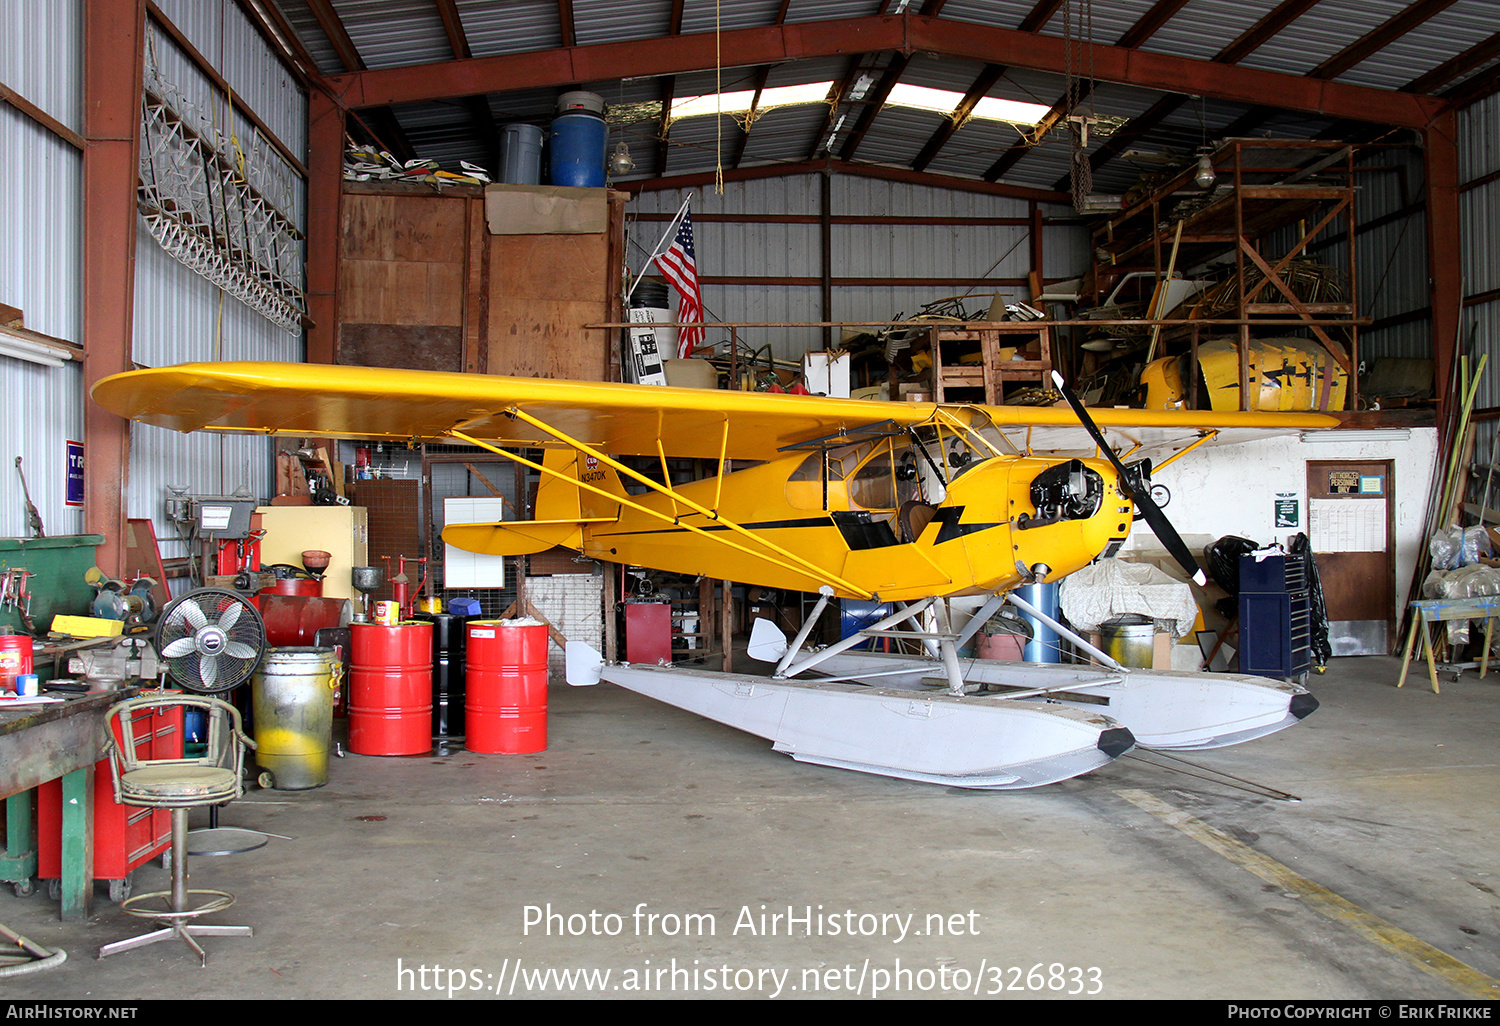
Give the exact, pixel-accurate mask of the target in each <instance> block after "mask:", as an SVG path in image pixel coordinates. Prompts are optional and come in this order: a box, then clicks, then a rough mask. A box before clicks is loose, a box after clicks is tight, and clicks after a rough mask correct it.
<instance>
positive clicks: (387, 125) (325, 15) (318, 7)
mask: <svg viewBox="0 0 1500 1026" xmlns="http://www.w3.org/2000/svg"><path fill="white" fill-rule="evenodd" d="M307 7H308V10H310V11H312V15H313V17H314V18H316V19H317V21H318V27H319V28H321V29H322V30H323V35H325V36H327V37H328V42H329V43H331V44H332V45H333V52H334V53H336V54H337V55H338V58H339V63H340V64H342V65H343V66H344V68H345V69H346V70H347V71H348V72H349V73H352V74H358V73H360V72H363V71H364V70H365V61H364V58H363V57H361V56H360V55H359V48H358V47H357V46H355V45H354V40H353V39H352V38H350V36H349V31H348V29H346V28H344V19H342V18H340V17H339V12H338V11H336V10H334V8H333V3H332V0H307ZM470 92H472V90H470ZM380 106H385V105H384V104H382V105H380ZM355 120H356V121H358V122H359V124H360V125H362V126H363V127H364V128H365V129H366V130H367V131H368V132H369V133H370V134H371V135H372V136H374V137H375V139H376V141H378V142H382V143H384V144H385V145H386V146H387V147H388V148H389V149H390V151H391V152H392V153H393V154H395V156H396V159H398V160H410V159H412V158H413V157H415V156H416V155H417V151H416V149H415V148H414V147H413V146H412V144H411V141H410V140H409V139H407V138H406V133H405V132H404V131H402V129H401V122H400V121H398V120H396V114H395V112H394V111H392V110H390V109H385V110H376V111H371V112H370V118H369V120H370V121H371V122H373V124H366V123H365V121H364V120H362V119H360V118H359V117H358V115H356V116H355Z"/></svg>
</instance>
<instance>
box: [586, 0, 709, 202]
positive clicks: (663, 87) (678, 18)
mask: <svg viewBox="0 0 1500 1026" xmlns="http://www.w3.org/2000/svg"><path fill="white" fill-rule="evenodd" d="M682 4H683V0H672V14H671V16H670V17H669V18H668V19H667V35H668V36H669V37H671V38H676V37H678V36H680V35H682ZM580 81H582V80H581V79H580ZM676 94H677V76H676V75H667V76H666V77H665V78H663V79H662V81H661V83H660V88H659V91H658V93H657V98H658V99H660V100H661V118H660V119H658V121H657V123H656V173H657V174H659V175H664V174H666V173H667V155H668V153H669V150H668V147H667V134H668V133H669V132H670V131H671V130H672V100H673V98H674V97H675V96H676Z"/></svg>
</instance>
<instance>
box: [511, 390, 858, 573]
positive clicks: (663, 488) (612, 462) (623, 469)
mask: <svg viewBox="0 0 1500 1026" xmlns="http://www.w3.org/2000/svg"><path fill="white" fill-rule="evenodd" d="M506 412H507V413H510V414H512V415H514V416H515V417H516V418H517V419H518V420H524V421H525V422H526V423H528V424H530V425H531V426H532V427H534V428H536V429H537V430H538V431H545V432H546V433H547V434H549V435H551V436H552V437H553V438H555V439H557V440H558V441H559V442H562V443H563V444H564V445H567V446H569V447H570V448H572V449H576V450H577V451H579V452H581V453H583V454H584V455H586V456H592V457H594V458H595V459H597V460H599V461H601V462H603V463H606V464H608V465H609V466H611V467H613V468H614V469H615V470H616V471H618V472H619V473H621V474H624V475H626V476H627V477H630V478H632V479H634V480H636V481H639V482H640V483H641V484H643V485H645V486H646V487H648V488H650V489H651V490H652V491H655V492H659V493H660V494H662V495H665V496H667V497H668V498H669V499H671V500H672V501H673V502H674V503H676V502H681V503H682V504H683V505H684V506H686V507H687V508H688V509H690V510H692V511H693V512H695V513H701V514H702V515H703V516H706V517H708V519H710V520H715V521H717V522H719V523H721V524H723V525H724V526H725V527H727V528H729V529H730V530H731V531H734V532H735V533H736V534H741V535H744V536H745V537H746V538H749V539H750V540H751V541H753V542H755V543H756V544H757V545H764V546H765V547H766V548H768V549H770V550H771V551H772V552H774V553H776V554H777V555H778V556H781V557H782V558H783V559H789V560H791V561H792V562H793V563H796V564H797V565H798V566H800V567H802V568H803V571H804V572H808V571H810V574H809V576H812V577H822V578H825V579H827V580H829V581H832V582H833V583H834V584H837V585H839V586H840V587H842V588H846V589H848V590H849V591H850V592H852V593H853V594H855V595H858V596H859V597H860V598H870V597H871V594H870V593H869V592H867V591H865V590H864V589H863V588H858V587H856V586H854V585H852V584H850V583H849V582H848V581H845V580H841V579H839V578H837V577H835V576H833V574H831V573H829V572H828V571H827V570H826V569H824V568H823V567H820V566H818V565H817V564H816V563H813V562H810V561H809V560H806V559H803V558H802V557H801V556H799V555H797V554H796V553H795V552H792V551H790V550H788V549H784V548H782V547H781V546H780V545H774V544H772V543H771V542H768V541H766V540H765V539H764V538H762V537H760V536H759V535H757V534H756V533H755V532H754V531H752V530H750V529H749V528H748V527H743V526H741V525H740V524H736V523H735V522H734V521H732V520H726V519H725V518H724V517H723V516H721V515H720V513H719V511H718V510H711V509H708V508H707V507H705V506H701V505H699V504H698V503H696V502H694V501H693V500H692V499H689V498H688V497H687V496H685V495H683V494H681V493H680V492H678V491H676V490H674V489H673V488H671V487H670V486H668V485H663V484H660V483H658V482H656V481H653V480H651V479H650V478H649V477H646V476H645V475H644V474H641V473H639V472H638V471H635V470H632V469H630V468H629V467H627V466H625V464H623V463H621V462H620V461H619V460H616V459H613V458H612V457H610V456H608V455H606V454H605V453H602V452H600V451H599V450H598V449H595V448H594V447H593V446H591V445H589V444H588V443H586V442H580V441H579V440H578V439H576V438H573V437H570V436H569V435H567V434H564V433H563V432H561V431H559V430H557V429H556V428H555V427H552V426H551V425H550V424H547V423H545V422H543V421H541V420H538V419H537V418H536V417H533V416H532V415H531V414H529V413H527V412H526V411H525V410H522V409H520V408H518V407H515V406H512V407H511V408H510V409H509V410H507V411H506ZM726 430H727V428H726ZM658 445H660V440H658ZM672 522H673V523H674V524H677V526H679V527H688V526H689V525H688V524H683V523H680V522H678V521H676V520H672ZM700 533H703V532H700ZM752 555H753V553H752ZM763 558H764V557H763ZM779 565H783V566H784V565H785V564H779Z"/></svg>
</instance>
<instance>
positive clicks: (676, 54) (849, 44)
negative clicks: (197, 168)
mask: <svg viewBox="0 0 1500 1026" xmlns="http://www.w3.org/2000/svg"><path fill="white" fill-rule="evenodd" d="M720 42H721V44H722V51H723V52H724V53H729V54H733V55H734V58H733V59H734V61H735V64H736V66H740V67H743V66H748V65H754V64H775V63H780V62H782V61H791V60H801V59H806V58H812V57H832V56H839V55H841V54H848V53H851V52H860V53H869V52H872V51H880V50H886V51H895V52H901V53H910V52H912V51H917V50H920V51H924V52H930V53H935V54H941V55H946V56H952V57H964V58H968V59H971V60H976V61H981V62H994V63H1003V64H1007V65H1009V66H1011V67H1018V68H1029V69H1034V70H1040V71H1050V72H1053V73H1058V74H1060V73H1062V72H1063V70H1064V68H1065V63H1064V52H1063V50H1064V42H1063V40H1061V39H1058V38H1053V37H1050V36H1044V35H1038V34H1034V33H1030V32H1020V31H1018V30H1015V29H1003V28H998V27H994V26H988V25H977V24H973V23H961V22H955V21H948V20H946V19H943V18H931V17H925V16H923V15H914V14H911V13H907V14H902V15H876V16H872V17H867V18H846V19H838V20H833V21H822V22H800V23H797V24H789V25H770V26H763V27H758V28H749V29H735V30H732V31H729V32H724V33H722V36H721V37H720ZM1090 49H1091V56H1092V61H1093V73H1094V78H1095V79H1097V80H1099V81H1106V82H1119V83H1122V84H1126V85H1133V86H1139V87H1141V88H1145V89H1158V90H1164V91H1168V92H1178V93H1192V94H1197V95H1203V96H1212V97H1217V98H1220V99H1225V100H1233V101H1239V102H1242V103H1271V104H1274V105H1276V106H1277V107H1281V108H1284V109H1286V110H1292V111H1298V112H1302V113H1308V114H1319V115H1322V116H1327V117H1349V118H1352V119H1355V120H1359V121H1377V122H1379V123H1382V124H1389V125H1397V126H1400V127H1408V128H1410V127H1417V128H1420V127H1422V126H1424V125H1426V124H1427V123H1428V122H1429V121H1430V120H1431V119H1432V118H1433V117H1434V116H1436V115H1437V114H1438V113H1439V112H1440V111H1441V109H1442V106H1443V104H1442V101H1440V100H1437V99H1433V98H1431V97H1425V96H1415V95H1412V94H1406V93H1399V92H1396V91H1394V90H1389V89H1372V88H1369V87H1365V86H1357V85H1349V84H1347V83H1341V82H1330V81H1322V80H1318V79H1309V78H1306V77H1304V76H1301V75H1287V74H1282V73H1279V72H1273V71H1263V70H1260V69H1254V68H1242V67H1233V66H1226V65H1224V64H1219V63H1214V62H1212V61H1202V60H1193V59H1190V58H1184V57H1174V56H1171V55H1169V54H1159V53H1146V52H1143V51H1140V50H1130V49H1128V48H1124V47H1116V46H1094V47H1092V48H1090ZM715 54H716V47H715V36H714V33H711V32H700V33H691V34H684V35H678V36H669V37H663V38H658V39H643V40H631V41H628V42H622V43H599V44H594V45H590V46H575V47H561V48H558V49H553V50H540V51H536V52H532V53H524V54H501V55H496V56H492V57H479V58H474V59H471V60H467V61H450V62H444V63H438V64H418V65H410V66H407V67H402V68H382V69H378V70H373V71H360V72H351V73H348V74H345V75H339V76H336V77H335V78H334V83H335V86H336V88H337V89H338V90H339V92H340V94H341V98H342V100H343V101H344V102H345V103H347V104H348V105H349V106H351V107H355V108H359V107H372V106H382V105H385V104H391V103H411V102H416V101H420V100H434V99H444V98H447V97H451V96H464V95H469V94H472V93H475V92H509V91H511V90H517V89H534V88H537V87H538V86H546V85H569V84H572V83H575V82H589V81H598V80H601V79H616V78H621V77H632V78H633V77H641V76H649V75H675V74H682V73H685V72H691V71H706V70H709V69H712V68H713V67H714V66H715Z"/></svg>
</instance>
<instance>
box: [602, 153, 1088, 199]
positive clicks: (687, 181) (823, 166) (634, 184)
mask: <svg viewBox="0 0 1500 1026" xmlns="http://www.w3.org/2000/svg"><path fill="white" fill-rule="evenodd" d="M824 172H830V173H832V174H843V175H852V176H855V177H859V178H875V179H879V180H881V181H890V182H904V183H907V184H909V185H922V186H930V187H932V188H936V189H950V190H954V191H957V192H972V193H980V194H982V195H986V196H1007V197H1010V198H1013V199H1024V200H1034V201H1036V202H1038V203H1067V202H1069V197H1068V196H1067V195H1066V194H1064V193H1061V192H1052V191H1050V190H1047V189H1032V188H1028V187H1026V186H1023V185H1007V184H1005V183H1004V182H982V181H980V180H979V179H977V178H960V177H958V176H956V175H938V174H933V173H931V172H929V171H912V170H910V169H909V168H904V167H890V166H888V165H885V164H867V163H863V162H860V161H853V162H850V161H843V160H804V161H800V162H798V163H794V164H761V165H757V166H754V167H745V168H731V169H727V170H725V171H724V175H723V178H724V181H726V182H743V181H751V180H755V179H761V178H779V177H784V176H786V175H811V174H822V173H824ZM715 180H716V175H715V172H713V171H695V172H691V173H689V174H680V175H667V176H665V177H660V178H644V179H642V178H637V179H633V180H631V181H625V182H617V183H615V185H614V188H617V189H623V190H625V191H627V192H637V193H639V192H659V191H663V190H672V189H689V188H693V187H695V186H700V185H710V184H712V183H713V182H714V181H715Z"/></svg>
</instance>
